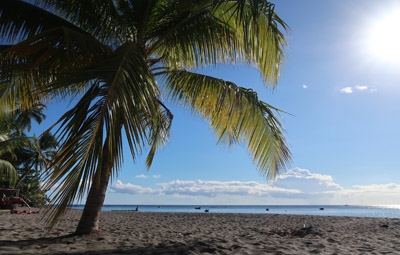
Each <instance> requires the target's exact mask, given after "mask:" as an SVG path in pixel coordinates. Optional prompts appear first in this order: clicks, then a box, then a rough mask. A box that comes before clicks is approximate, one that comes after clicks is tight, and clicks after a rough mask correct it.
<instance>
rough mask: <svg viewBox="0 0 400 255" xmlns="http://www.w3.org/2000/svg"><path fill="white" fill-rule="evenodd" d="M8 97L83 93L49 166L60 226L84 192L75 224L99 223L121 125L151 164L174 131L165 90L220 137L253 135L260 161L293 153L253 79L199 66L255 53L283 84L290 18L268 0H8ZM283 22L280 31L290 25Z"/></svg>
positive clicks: (247, 141)
mask: <svg viewBox="0 0 400 255" xmlns="http://www.w3.org/2000/svg"><path fill="white" fill-rule="evenodd" d="M0 13H1V16H0V36H1V37H2V38H1V39H2V41H6V42H9V43H8V44H4V45H2V47H1V49H2V51H1V52H0V65H1V66H0V69H1V73H0V79H1V80H0V95H1V98H0V105H1V107H2V108H1V109H6V108H10V107H15V106H18V107H19V108H21V109H24V108H27V107H30V106H31V105H33V104H35V103H37V102H41V103H46V102H49V101H52V100H57V99H60V100H61V99H71V98H73V99H79V101H78V102H77V103H76V104H75V106H73V107H72V109H70V110H69V111H67V112H66V113H65V114H64V115H63V116H62V117H61V118H60V120H59V121H58V122H57V123H56V124H55V125H54V126H53V128H54V127H57V132H56V135H57V137H58V140H59V141H61V144H60V149H59V151H58V152H57V154H56V156H55V157H54V159H53V160H52V162H51V164H50V168H48V170H47V172H46V184H45V188H46V189H50V188H54V189H55V193H54V196H53V199H52V201H51V203H52V204H55V205H57V206H56V207H52V208H51V209H50V211H49V215H48V216H49V217H51V219H52V220H51V221H50V222H51V226H53V225H54V224H55V223H56V221H57V219H58V218H59V216H61V215H62V213H63V212H64V211H65V209H66V207H67V206H68V205H69V204H71V203H72V202H73V201H74V200H75V199H82V196H83V195H84V194H87V200H86V204H85V208H84V210H83V213H82V217H81V220H80V222H79V224H78V227H77V229H76V233H77V234H86V233H91V232H93V231H96V230H97V229H98V224H99V215H100V211H101V208H102V205H103V202H104V198H105V194H106V190H107V186H108V183H109V180H110V178H112V177H115V176H116V174H117V173H118V171H119V170H120V168H121V165H122V161H123V151H122V137H123V136H124V135H125V136H126V138H127V142H128V144H129V146H130V151H131V155H132V157H133V158H136V157H137V155H140V154H141V153H142V152H143V151H144V150H148V151H149V153H148V156H147V160H146V163H147V166H148V167H150V165H151V163H152V161H153V158H154V155H155V153H156V152H157V151H158V150H159V149H160V148H161V147H162V146H163V145H164V144H165V143H166V142H167V141H168V138H169V129H170V126H171V121H172V117H173V115H172V113H171V112H170V110H169V109H168V108H167V107H166V106H165V104H164V102H165V101H164V100H168V101H169V102H172V103H176V104H178V105H181V106H183V107H185V108H187V109H189V110H191V111H193V112H194V113H196V114H198V115H200V116H201V117H203V118H204V119H206V120H208V121H209V122H210V126H211V128H212V129H213V130H214V132H215V133H216V134H217V136H218V142H227V143H229V144H234V143H242V144H244V145H246V146H247V149H248V150H249V152H250V154H251V156H252V157H253V159H254V161H255V163H256V164H257V166H258V168H259V170H260V172H261V173H262V174H264V175H265V176H266V177H267V178H272V177H274V176H276V175H277V174H278V173H279V172H280V171H282V170H284V169H285V168H286V166H287V164H288V163H289V161H290V156H291V155H290V152H289V150H288V147H287V142H286V139H285V137H284V135H283V127H282V125H281V123H280V122H279V119H278V118H277V117H276V116H275V114H276V113H277V112H278V113H279V112H280V111H279V110H278V109H276V108H274V107H272V106H271V105H269V104H267V103H265V102H262V101H260V100H259V99H258V97H257V94H256V93H255V92H254V91H252V90H251V89H246V88H242V87H239V86H237V85H236V84H234V83H232V82H228V81H224V80H221V79H217V78H213V77H209V76H206V75H201V74H198V73H195V72H193V70H195V69H196V68H200V67H203V66H207V65H215V64H217V63H232V64H236V63H246V64H252V65H253V66H255V67H256V68H258V69H259V70H260V73H261V75H262V77H263V78H264V80H265V83H266V85H267V86H272V87H275V85H276V82H277V78H278V74H279V68H280V64H281V62H282V61H283V58H284V50H285V47H286V41H285V32H286V31H287V25H286V24H285V23H284V22H283V21H282V20H281V19H280V18H279V17H278V16H277V14H276V13H275V11H274V5H273V4H272V3H269V2H267V1H265V0H231V1H230V0H41V1H39V0H37V1H36V3H35V4H30V3H27V2H23V1H21V0H3V1H0ZM282 31H283V32H282Z"/></svg>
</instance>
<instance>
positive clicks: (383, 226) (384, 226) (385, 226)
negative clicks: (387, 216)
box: [381, 224, 389, 228]
mask: <svg viewBox="0 0 400 255" xmlns="http://www.w3.org/2000/svg"><path fill="white" fill-rule="evenodd" d="M381 228H389V225H388V224H383V225H381Z"/></svg>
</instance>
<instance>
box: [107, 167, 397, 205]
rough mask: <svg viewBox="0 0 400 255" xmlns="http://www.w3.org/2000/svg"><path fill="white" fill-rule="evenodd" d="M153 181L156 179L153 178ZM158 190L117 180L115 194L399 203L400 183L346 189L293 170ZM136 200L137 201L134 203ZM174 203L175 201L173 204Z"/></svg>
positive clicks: (169, 184)
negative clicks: (261, 178)
mask: <svg viewBox="0 0 400 255" xmlns="http://www.w3.org/2000/svg"><path fill="white" fill-rule="evenodd" d="M153 178H154V177H153ZM157 185H158V186H159V187H158V188H150V187H143V186H139V185H134V184H131V183H123V182H122V181H120V180H117V181H116V182H115V183H114V184H113V185H111V187H110V191H111V192H114V193H125V194H132V195H151V196H152V198H154V199H160V201H163V200H164V201H166V200H168V199H169V200H168V201H187V202H186V203H188V204H192V203H194V202H195V201H203V202H202V203H203V204H204V203H206V204H207V203H208V204H213V203H214V204H221V202H222V203H228V204H235V203H241V204H246V203H249V204H257V203H259V204H266V203H275V204H359V205H362V204H365V205H373V204H396V203H398V198H399V197H400V184H397V183H388V184H371V185H353V186H351V187H350V188H344V187H342V186H341V185H340V184H338V183H336V182H335V181H334V179H333V178H332V176H331V175H325V174H318V173H312V172H311V171H310V170H307V169H301V168H294V169H291V170H288V171H287V172H286V173H284V174H282V175H280V176H279V177H278V178H277V179H276V180H274V181H272V182H270V183H259V182H255V181H248V182H242V181H204V180H194V181H191V180H186V181H183V180H174V181H171V182H167V183H158V184H157ZM182 198H185V199H186V200H179V199H182ZM147 199H148V198H147ZM135 201H136V200H135ZM170 203H172V204H173V202H170Z"/></svg>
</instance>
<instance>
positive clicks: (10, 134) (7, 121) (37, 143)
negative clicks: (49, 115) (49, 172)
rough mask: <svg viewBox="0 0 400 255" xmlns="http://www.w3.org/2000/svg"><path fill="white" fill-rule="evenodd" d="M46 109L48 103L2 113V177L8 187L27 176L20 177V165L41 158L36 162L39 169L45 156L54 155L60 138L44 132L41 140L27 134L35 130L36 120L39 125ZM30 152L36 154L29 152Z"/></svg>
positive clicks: (0, 176) (0, 140)
mask: <svg viewBox="0 0 400 255" xmlns="http://www.w3.org/2000/svg"><path fill="white" fill-rule="evenodd" d="M45 109H46V106H45V105H43V104H35V105H33V106H32V107H31V108H29V109H25V110H21V109H14V110H12V111H11V112H7V113H4V114H1V115H0V123H1V124H0V179H1V180H2V182H3V183H6V184H7V186H10V187H14V186H17V185H18V183H20V182H21V181H22V180H23V179H24V178H25V176H24V175H22V176H21V177H20V178H18V171H17V170H18V169H17V168H16V167H17V166H18V165H21V164H28V161H32V160H35V159H36V160H41V161H40V162H38V163H36V165H35V166H36V168H35V169H36V170H38V167H43V160H44V157H46V159H47V160H49V159H50V158H51V156H52V155H54V153H53V154H51V153H52V150H51V148H55V146H56V145H55V144H56V143H57V141H56V140H55V138H54V137H53V136H52V135H51V134H50V133H44V134H43V135H41V136H40V138H39V139H38V138H36V137H35V136H34V137H33V138H31V137H28V136H26V134H25V133H24V130H25V129H27V130H28V131H29V130H30V129H31V126H32V125H31V121H32V119H34V120H35V121H36V122H37V123H38V124H40V123H41V122H42V120H43V119H45V117H46V116H45V115H44V114H43V111H44V110H45ZM41 148H42V150H40V149H41ZM38 150H39V151H38ZM27 152H32V153H30V154H29V155H27ZM33 152H35V153H36V154H35V153H33ZM23 155H25V156H23ZM17 180H18V181H17Z"/></svg>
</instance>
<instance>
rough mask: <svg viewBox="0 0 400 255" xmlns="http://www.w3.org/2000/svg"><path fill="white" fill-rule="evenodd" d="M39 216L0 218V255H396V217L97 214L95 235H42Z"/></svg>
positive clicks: (61, 227) (66, 220) (399, 248)
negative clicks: (98, 231) (98, 228)
mask: <svg viewBox="0 0 400 255" xmlns="http://www.w3.org/2000/svg"><path fill="white" fill-rule="evenodd" d="M41 214H42V212H41V213H39V214H32V215H1V216H0V254H400V219H385V218H355V217H332V216H304V215H276V214H265V215H260V214H213V213H151V212H128V211H127V212H124V211H119V212H115V211H114V212H102V216H101V223H100V226H101V229H102V230H103V231H104V232H103V233H101V234H99V235H94V236H69V234H71V233H73V231H74V229H75V227H76V225H77V222H78V220H79V216H80V214H81V211H80V210H72V209H71V210H69V211H68V213H67V214H66V215H65V217H63V219H61V220H60V222H59V224H58V225H56V226H55V228H54V229H53V230H51V231H50V232H48V231H47V230H46V229H45V227H44V225H45V222H43V221H42V220H41Z"/></svg>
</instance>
